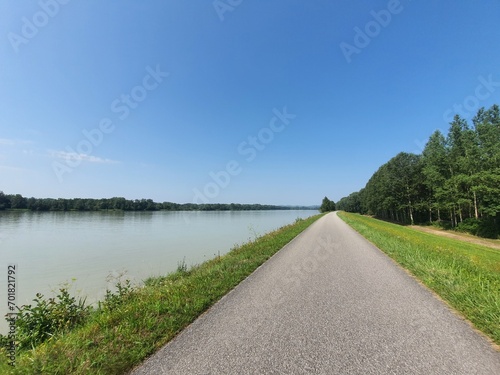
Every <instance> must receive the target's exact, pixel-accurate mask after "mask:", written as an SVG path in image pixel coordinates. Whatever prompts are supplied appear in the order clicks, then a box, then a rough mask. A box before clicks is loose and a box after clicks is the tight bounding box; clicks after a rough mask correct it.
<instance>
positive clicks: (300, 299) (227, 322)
mask: <svg viewBox="0 0 500 375" xmlns="http://www.w3.org/2000/svg"><path fill="white" fill-rule="evenodd" d="M132 374H134V375H139V374H175V375H177V374H179V375H180V374H186V375H208V374H212V375H219V374H362V375H367V374H398V375H399V374H422V375H424V374H425V375H432V374H436V375H438V374H439V375H443V374H454V375H461V374H463V375H472V374H478V375H479V374H484V375H493V374H500V353H499V352H498V351H495V350H494V349H493V348H492V346H491V345H490V344H489V343H488V341H487V340H486V339H485V338H484V337H482V336H481V335H479V334H477V333H476V332H475V331H474V330H473V329H472V328H471V327H470V326H469V325H468V324H467V323H466V322H465V321H463V320H462V319H461V318H460V317H458V316H457V315H456V314H455V313H453V312H452V311H451V310H450V309H449V308H448V307H447V306H446V305H445V304H444V303H443V302H441V301H440V300H438V299H437V298H436V297H435V296H434V295H433V294H432V293H431V292H430V291H429V290H427V289H426V288H425V287H423V286H421V285H420V284H419V283H418V282H417V281H415V280H414V279H413V278H412V277H410V276H408V274H407V273H406V272H405V271H403V270H402V269H401V268H400V267H399V266H397V265H395V264H394V262H393V261H392V260H390V259H389V258H388V257H387V256H386V255H384V254H383V253H382V252H381V251H380V250H378V249H377V248H375V247H374V246H373V245H371V244H370V243H369V242H367V241H366V240H365V239H364V238H363V237H361V236H360V235H359V234H358V233H356V232H355V231H354V230H352V229H351V228H350V227H349V226H348V225H346V224H345V223H344V222H343V221H342V220H341V219H340V218H338V217H337V215H336V213H331V214H328V215H326V216H325V217H323V218H321V219H320V220H318V221H317V222H315V223H314V224H313V225H312V226H311V227H309V228H308V229H307V230H306V231H304V232H303V233H302V234H301V235H299V236H298V237H297V238H296V239H294V240H293V241H292V242H291V243H290V244H288V245H287V246H285V247H284V248H283V249H282V250H281V251H280V252H278V253H277V254H276V255H275V256H274V257H273V258H271V259H270V260H269V261H268V262H266V263H265V264H264V265H263V266H262V267H260V268H259V269H258V270H257V271H256V272H254V273H253V274H252V275H251V276H250V277H248V278H247V279H246V280H245V281H244V282H243V283H241V284H240V285H239V286H238V287H237V288H235V289H234V290H233V291H232V292H230V293H229V294H228V295H227V296H225V297H224V298H223V299H222V300H221V301H219V302H218V303H217V304H216V305H214V306H213V307H212V308H211V309H210V310H209V311H208V312H207V313H205V314H204V315H202V316H201V317H200V318H199V319H197V320H196V321H195V322H194V323H193V324H191V325H190V326H189V327H188V328H186V329H185V330H184V331H183V332H182V333H181V334H180V335H179V336H177V337H176V338H175V339H174V340H173V341H171V342H170V343H169V344H167V345H166V346H165V347H163V348H162V349H161V350H160V351H158V352H157V353H156V354H155V355H153V356H152V357H151V358H149V359H148V360H146V361H145V362H144V363H143V364H142V365H141V366H139V367H137V368H136V369H135V370H134V371H133V372H132Z"/></svg>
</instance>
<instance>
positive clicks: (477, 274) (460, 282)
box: [339, 212, 500, 344]
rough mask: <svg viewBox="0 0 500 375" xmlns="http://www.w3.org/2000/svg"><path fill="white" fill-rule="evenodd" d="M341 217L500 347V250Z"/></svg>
mask: <svg viewBox="0 0 500 375" xmlns="http://www.w3.org/2000/svg"><path fill="white" fill-rule="evenodd" d="M339 216H340V217H341V218H342V219H343V220H344V221H345V222H346V223H347V224H349V225H350V226H351V227H353V228H354V229H355V230H356V231H358V232H359V233H360V234H361V235H363V236H364V237H365V238H367V239H368V240H369V241H370V242H372V243H373V244H375V245H376V246H377V247H378V248H379V249H381V250H382V251H383V252H385V253H386V254H387V255H389V256H390V257H391V258H393V259H394V260H395V261H396V262H398V263H399V264H400V265H401V266H403V267H404V268H406V269H407V270H409V271H410V272H411V273H412V274H413V275H414V276H416V277H417V278H418V279H419V280H421V281H422V282H423V283H424V284H425V285H426V286H428V287H429V288H430V289H432V290H433V291H435V292H436V293H437V294H438V295H439V296H440V297H441V298H443V299H444V300H445V301H447V302H448V303H449V304H450V305H451V306H453V307H454V308H455V309H456V310H457V311H459V312H460V313H461V314H462V315H463V316H464V317H465V318H467V319H468V320H469V321H471V322H472V323H473V324H474V325H475V327H477V328H478V329H479V330H480V331H482V332H483V333H485V334H486V335H487V336H489V337H490V338H491V339H492V340H493V341H494V342H495V343H497V344H500V251H499V250H495V249H491V248H488V247H485V246H480V245H475V244H471V243H467V242H463V241H460V240H455V239H450V238H445V237H441V236H438V235H434V234H428V233H422V232H419V231H416V230H414V229H411V228H407V227H402V226H399V225H395V224H391V223H387V222H384V221H380V220H376V219H373V218H369V217H366V216H361V215H356V214H348V213H345V212H341V213H339Z"/></svg>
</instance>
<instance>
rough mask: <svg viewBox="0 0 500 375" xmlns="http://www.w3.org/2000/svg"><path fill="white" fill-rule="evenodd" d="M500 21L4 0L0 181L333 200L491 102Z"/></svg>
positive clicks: (125, 0) (369, 10)
mask: <svg viewBox="0 0 500 375" xmlns="http://www.w3.org/2000/svg"><path fill="white" fill-rule="evenodd" d="M61 3H65V4H61ZM43 4H45V5H43ZM229 4H233V5H229ZM377 14H378V15H377ZM389 15H390V19H389ZM377 19H378V20H377ZM499 20H500V3H499V2H498V1H496V0H483V1H453V2H452V1H431V0H427V1H409V0H401V2H398V1H396V0H391V1H350V0H349V1H348V0H342V1H327V0H317V1H313V0H311V1H305V0H301V1H299V0H287V1H285V0H281V1H278V0H276V1H271V0H261V1H250V0H243V1H238V0H220V1H215V2H214V1H211V0H210V1H195V0H189V1H187V0H179V1H174V0H170V1H160V0H151V1H147V2H146V1H131V0H120V1H118V0H115V1H97V0H89V1H78V0H69V1H68V0H65V1H63V0H58V1H56V0H42V1H40V2H38V1H23V2H18V1H16V2H13V1H1V2H0V57H1V59H0V190H3V191H4V192H5V193H8V194H13V193H20V194H23V195H24V196H35V197H54V198H57V197H67V198H70V197H92V198H101V197H113V196H124V197H126V198H129V199H136V198H152V199H154V200H155V201H173V202H179V203H184V202H192V201H193V199H196V200H198V201H200V202H201V201H202V200H207V201H210V202H221V203H230V202H238V203H263V204H304V205H309V204H319V203H320V202H321V199H322V198H323V197H324V196H325V195H326V196H328V197H329V198H330V199H333V200H338V199H340V198H341V197H342V196H345V195H347V194H349V193H351V192H353V191H357V190H359V189H360V188H362V187H363V186H364V185H365V183H366V181H367V180H368V179H369V177H370V176H371V175H372V174H373V172H374V171H375V170H376V169H377V168H378V167H379V166H380V165H381V164H383V163H385V162H386V161H388V160H389V159H390V158H391V157H392V156H394V155H396V154H397V153H398V152H400V151H407V152H420V150H421V144H422V143H423V142H425V141H426V139H427V138H428V136H429V135H430V134H431V133H432V132H433V131H434V130H435V129H442V130H443V131H446V130H447V129H448V123H447V120H446V118H449V114H450V113H451V112H450V110H453V106H454V105H456V106H457V105H462V106H463V105H465V107H464V108H468V109H469V110H466V109H462V111H463V112H464V113H463V115H464V117H467V118H470V117H471V115H472V114H473V111H472V109H474V110H475V109H477V107H478V106H486V107H489V106H490V105H491V104H493V103H500V48H499V46H500V27H499V23H498V21H499ZM360 31H361V32H362V33H364V34H365V35H363V36H362V35H361V34H360ZM368 34H369V35H368ZM370 35H371V36H370ZM167 73H168V76H167ZM481 77H482V78H481ZM488 81H489V82H490V83H488ZM479 86H481V87H479ZM478 87H479V90H478ZM456 108H458V107H456ZM276 113H281V115H280V116H281V117H282V119H279V117H277V116H276ZM294 116H295V117H294ZM275 117H276V118H275ZM273 119H274V120H273ZM84 132H87V134H88V137H86V136H85V135H84ZM89 134H90V135H89ZM87 138H91V140H89V139H87ZM228 163H229V172H230V173H231V174H229V173H228V171H226V170H227V169H228ZM220 171H224V172H222V173H221V172H220ZM210 173H212V176H214V175H217V177H216V180H217V179H218V181H215V182H214V178H213V177H211V176H210ZM196 192H200V194H201V195H203V197H201V198H200V195H198V196H197V197H195V194H196Z"/></svg>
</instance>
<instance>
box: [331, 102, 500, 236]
mask: <svg viewBox="0 0 500 375" xmlns="http://www.w3.org/2000/svg"><path fill="white" fill-rule="evenodd" d="M337 208H338V209H340V210H345V211H348V212H358V213H363V214H370V215H376V216H377V217H380V218H383V219H385V220H391V221H395V222H399V223H407V224H413V223H426V222H430V223H432V222H434V221H438V222H440V223H443V225H448V224H447V223H444V221H445V220H446V221H447V222H448V223H449V225H450V226H451V227H452V228H456V229H458V230H462V231H467V232H470V233H473V234H477V235H480V236H487V237H492V238H496V237H497V236H498V234H499V233H500V215H499V213H500V108H499V106H498V105H493V106H492V107H491V108H490V109H488V110H486V109H484V108H481V109H479V111H478V112H477V114H476V116H475V117H474V118H473V119H472V125H470V124H468V123H467V121H466V120H464V119H463V118H461V117H460V116H459V115H456V116H455V117H454V119H453V121H452V122H451V123H450V129H449V132H448V134H447V136H446V137H445V136H444V135H443V134H441V133H440V132H439V131H436V132H434V133H433V134H432V135H431V136H430V138H429V140H428V142H427V144H426V146H425V148H424V150H423V152H422V154H421V155H415V154H408V153H400V154H398V155H396V156H395V157H394V158H392V159H391V160H389V161H388V162H387V163H386V164H384V165H382V166H381V167H380V168H379V169H378V170H377V171H376V172H375V173H374V174H373V176H372V177H371V178H370V180H369V181H368V182H367V184H366V186H365V188H364V189H362V190H361V191H359V192H357V193H352V194H351V195H349V196H348V197H345V198H342V199H341V200H340V201H339V202H338V203H337ZM468 219H474V220H468Z"/></svg>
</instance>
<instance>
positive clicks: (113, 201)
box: [0, 191, 317, 211]
mask: <svg viewBox="0 0 500 375" xmlns="http://www.w3.org/2000/svg"><path fill="white" fill-rule="evenodd" d="M8 209H26V210H30V211H102V210H119V211H159V210H166V211H250V210H292V209H317V208H314V207H303V206H274V205H267V204H237V203H230V204H225V203H214V204H195V203H184V204H179V203H172V202H163V203H158V202H154V201H153V200H152V199H135V200H129V199H125V198H123V197H114V198H102V199H93V198H72V199H66V198H58V199H54V198H33V197H31V198H26V197H23V196H22V195H21V194H4V193H3V192H2V191H0V210H8Z"/></svg>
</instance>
